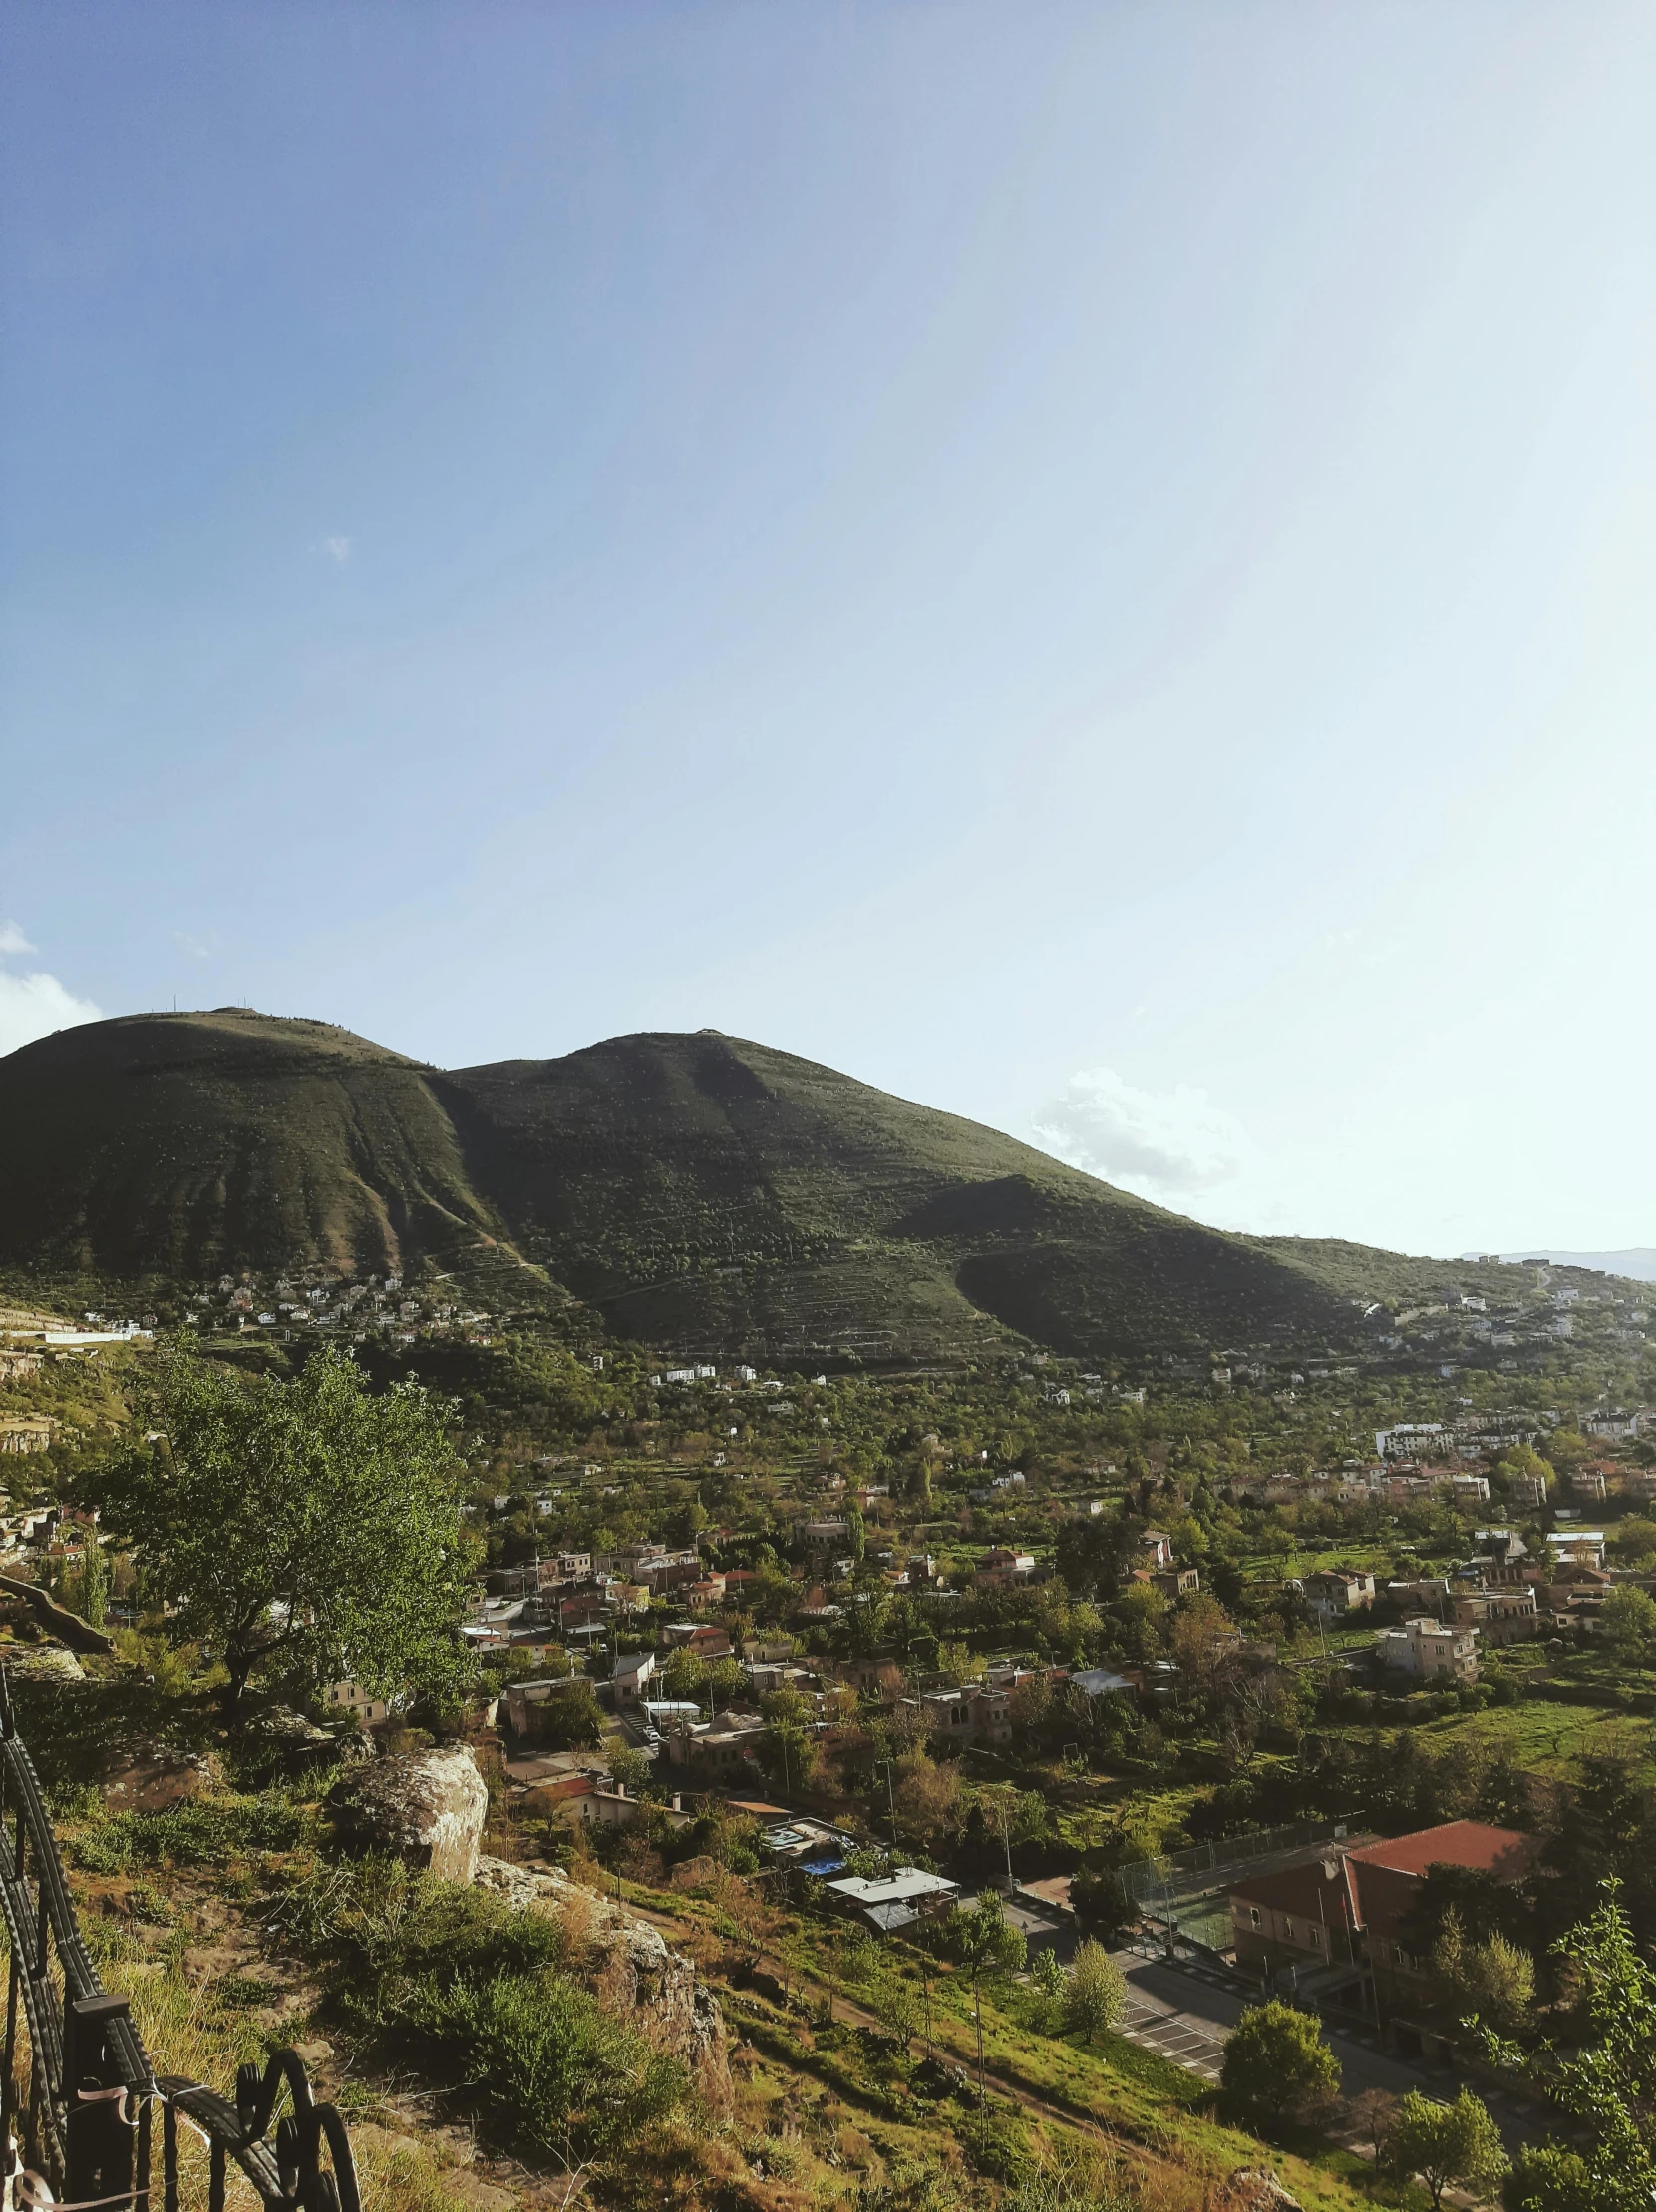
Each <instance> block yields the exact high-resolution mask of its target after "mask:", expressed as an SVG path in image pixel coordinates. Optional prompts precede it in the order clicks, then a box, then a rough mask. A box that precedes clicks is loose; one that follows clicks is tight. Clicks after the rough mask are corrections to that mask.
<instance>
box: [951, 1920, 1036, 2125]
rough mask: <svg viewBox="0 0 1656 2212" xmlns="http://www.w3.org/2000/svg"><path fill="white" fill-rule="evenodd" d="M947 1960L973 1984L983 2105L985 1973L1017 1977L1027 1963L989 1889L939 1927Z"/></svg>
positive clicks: (1014, 1932) (1015, 1933) (1014, 1931)
mask: <svg viewBox="0 0 1656 2212" xmlns="http://www.w3.org/2000/svg"><path fill="white" fill-rule="evenodd" d="M937 1940H938V1943H939V1945H940V1947H941V1949H942V1951H943V1955H944V1957H945V1958H950V1959H952V1960H953V1961H954V1963H955V1965H956V1966H958V1967H962V1968H964V1970H965V1971H966V1973H967V1974H968V1975H969V1976H970V1977H971V1983H972V2018H973V2019H974V2020H975V2021H976V2023H977V2100H978V2103H979V2105H980V2106H981V2105H982V2103H983V2006H982V2003H981V2002H980V1995H981V1991H982V1986H983V1977H984V1976H985V1975H986V1974H1014V1973H1016V1972H1017V1970H1018V1968H1019V1967H1021V1966H1022V1965H1023V1963H1024V1939H1023V1937H1022V1936H1021V1935H1020V1934H1019V1933H1018V1931H1017V1929H1016V1928H1014V1927H1013V1925H1012V1923H1011V1922H1010V1921H1009V1920H1008V1919H1007V1917H1006V1907H1005V1906H1004V1905H1003V1904H1002V1903H1001V1901H1000V1899H999V1898H998V1897H996V1896H995V1895H994V1894H993V1892H992V1891H988V1890H986V1891H985V1892H984V1894H983V1895H982V1896H981V1897H980V1898H979V1899H978V1901H977V1903H976V1904H975V1905H971V1906H961V1905H956V1906H954V1907H953V1908H952V1910H951V1911H950V1912H948V1913H947V1914H946V1915H945V1916H944V1918H943V1920H942V1922H941V1924H940V1925H939V1927H938V1933H937Z"/></svg>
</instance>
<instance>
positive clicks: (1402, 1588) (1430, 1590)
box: [1386, 1576, 1449, 1621]
mask: <svg viewBox="0 0 1656 2212" xmlns="http://www.w3.org/2000/svg"><path fill="white" fill-rule="evenodd" d="M1386 1602H1387V1603H1388V1604H1389V1605H1395V1606H1396V1607H1397V1609H1398V1611H1399V1612H1400V1613H1405V1614H1408V1613H1430V1614H1432V1615H1433V1617H1434V1618H1435V1619H1437V1620H1440V1621H1441V1620H1442V1619H1443V1617H1444V1615H1445V1614H1446V1613H1447V1612H1448V1611H1449V1584H1448V1582H1446V1581H1444V1580H1443V1579H1442V1578H1441V1577H1436V1576H1427V1577H1425V1578H1424V1579H1423V1580H1422V1581H1419V1582H1388V1583H1387V1585H1386Z"/></svg>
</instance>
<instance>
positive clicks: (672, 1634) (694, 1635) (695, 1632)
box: [666, 1621, 731, 1659]
mask: <svg viewBox="0 0 1656 2212" xmlns="http://www.w3.org/2000/svg"><path fill="white" fill-rule="evenodd" d="M666 1636H667V1642H668V1645H669V1647H670V1648H671V1649H672V1650H674V1651H686V1652H694V1654H695V1655H696V1657H697V1658H698V1659H729V1657H730V1656H731V1642H730V1638H729V1637H728V1636H727V1635H726V1634H725V1631H724V1630H723V1629H722V1628H718V1627H716V1626H715V1625H714V1623H713V1622H711V1621H670V1622H669V1623H668V1624H667V1629H666Z"/></svg>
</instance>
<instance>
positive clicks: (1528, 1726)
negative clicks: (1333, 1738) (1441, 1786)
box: [1421, 1700, 1651, 1776]
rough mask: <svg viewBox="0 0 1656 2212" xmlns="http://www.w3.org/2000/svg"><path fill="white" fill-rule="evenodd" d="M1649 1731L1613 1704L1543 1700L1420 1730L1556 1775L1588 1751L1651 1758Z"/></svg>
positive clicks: (1436, 1738)
mask: <svg viewBox="0 0 1656 2212" xmlns="http://www.w3.org/2000/svg"><path fill="white" fill-rule="evenodd" d="M1650 1732H1651V1724H1650V1723H1649V1721H1647V1720H1644V1719H1641V1718H1639V1717H1638V1716H1636V1715H1633V1714H1628V1713H1621V1712H1618V1711H1616V1710H1615V1709H1614V1708H1612V1707H1610V1706H1584V1705H1547V1704H1543V1703H1541V1702H1540V1701H1538V1700H1536V1701H1531V1702H1528V1703H1525V1704H1523V1705H1515V1706H1493V1707H1491V1708H1490V1710H1489V1711H1488V1712H1485V1713H1469V1714H1464V1715H1460V1716H1456V1717H1452V1718H1450V1719H1448V1720H1444V1721H1431V1722H1428V1723H1426V1725H1425V1726H1424V1727H1423V1729H1422V1730H1421V1734H1422V1735H1423V1737H1425V1738H1428V1739H1430V1740H1431V1741H1432V1742H1433V1743H1434V1744H1438V1743H1441V1742H1442V1740H1443V1739H1444V1738H1446V1737H1450V1736H1453V1737H1455V1738H1458V1739H1459V1740H1460V1741H1462V1742H1465V1743H1468V1744H1476V1745H1478V1746H1479V1747H1480V1748H1481V1749H1484V1750H1488V1751H1490V1752H1491V1753H1493V1754H1494V1755H1496V1756H1502V1755H1504V1756H1506V1757H1509V1758H1511V1759H1512V1760H1513V1761H1514V1762H1515V1763H1516V1764H1517V1765H1519V1766H1521V1767H1523V1768H1524V1769H1525V1770H1526V1771H1528V1772H1531V1773H1538V1774H1548V1775H1552V1776H1562V1775H1564V1774H1566V1773H1567V1772H1568V1771H1569V1770H1570V1769H1571V1768H1572V1767H1573V1765H1574V1764H1575V1761H1576V1760H1577V1759H1579V1758H1580V1757H1581V1756H1582V1755H1583V1753H1585V1752H1588V1751H1595V1752H1604V1751H1613V1752H1619V1753H1621V1754H1622V1755H1624V1756H1626V1757H1630V1758H1648V1757H1649V1756H1650V1753H1651V1741H1650Z"/></svg>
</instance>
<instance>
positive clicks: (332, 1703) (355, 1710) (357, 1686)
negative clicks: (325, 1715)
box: [322, 1682, 391, 1729]
mask: <svg viewBox="0 0 1656 2212" xmlns="http://www.w3.org/2000/svg"><path fill="white" fill-rule="evenodd" d="M322 1702H323V1704H324V1705H325V1706H327V1707H328V1709H329V1711H330V1712H333V1713H343V1714H346V1715H348V1716H349V1718H350V1719H351V1720H353V1721H354V1722H355V1723H356V1725H357V1727H358V1728H359V1729H371V1728H373V1727H374V1726H375V1724H376V1723H377V1722H380V1721H383V1720H385V1719H387V1717H388V1716H389V1714H390V1712H391V1708H390V1706H389V1705H388V1704H387V1703H386V1701H385V1699H384V1698H381V1697H377V1696H376V1695H375V1693H374V1692H373V1691H372V1690H365V1689H364V1688H363V1686H362V1684H361V1683H360V1682H331V1683H329V1685H328V1687H327V1689H326V1690H325V1691H324V1692H323V1693H322Z"/></svg>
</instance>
